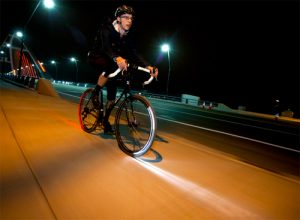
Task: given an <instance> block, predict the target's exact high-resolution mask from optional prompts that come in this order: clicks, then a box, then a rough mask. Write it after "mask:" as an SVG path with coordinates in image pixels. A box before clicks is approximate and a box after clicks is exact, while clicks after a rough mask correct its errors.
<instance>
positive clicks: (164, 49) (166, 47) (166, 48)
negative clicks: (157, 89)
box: [161, 44, 171, 95]
mask: <svg viewBox="0 0 300 220" xmlns="http://www.w3.org/2000/svg"><path fill="white" fill-rule="evenodd" d="M161 51H162V52H164V53H168V63H169V71H168V81H167V95H168V94H169V81H170V74H171V62H170V46H169V44H163V45H162V46H161Z"/></svg>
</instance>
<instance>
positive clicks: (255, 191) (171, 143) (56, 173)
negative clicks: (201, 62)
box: [0, 80, 300, 220]
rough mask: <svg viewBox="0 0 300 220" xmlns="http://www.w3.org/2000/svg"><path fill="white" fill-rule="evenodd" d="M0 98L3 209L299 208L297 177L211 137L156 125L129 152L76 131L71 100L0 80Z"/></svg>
mask: <svg viewBox="0 0 300 220" xmlns="http://www.w3.org/2000/svg"><path fill="white" fill-rule="evenodd" d="M0 108H1V111H0V125H1V138H0V159H1V160H0V175H1V179H0V181H1V184H0V187H1V191H0V202H1V203H0V205H1V206H0V219H14V218H19V219H151V220H152V219H299V218H300V206H299V204H300V187H299V178H298V177H296V176H293V175H292V176H287V175H281V174H278V173H274V172H271V171H268V170H266V169H262V168H260V167H257V166H254V165H251V164H249V163H246V162H243V161H242V160H240V158H238V157H233V156H232V154H227V153H224V152H222V151H219V150H217V149H214V148H211V147H210V144H209V143H208V142H205V141H204V142H198V141H197V142H195V141H192V140H189V139H186V138H184V137H182V136H177V135H176V134H173V133H171V132H166V131H163V130H160V131H159V133H158V138H157V141H156V142H155V144H154V146H153V151H151V152H149V154H147V155H145V157H143V158H139V159H133V158H131V157H128V156H126V155H125V154H124V153H122V151H120V150H119V149H118V147H117V144H116V141H115V140H114V138H113V137H111V136H104V135H103V134H102V133H101V131H99V133H96V134H87V133H85V132H83V131H81V130H80V127H79V125H78V121H77V106H76V104H74V103H70V102H68V101H65V100H62V99H58V98H53V97H48V96H43V95H39V94H36V93H35V92H33V91H29V90H25V89H22V88H18V87H14V86H11V85H8V84H6V83H5V82H3V81H1V80H0ZM207 135H210V134H207ZM214 144H215V145H219V147H222V146H223V145H224V146H225V145H226V143H225V142H224V143H222V142H219V141H218V142H215V143H214Z"/></svg>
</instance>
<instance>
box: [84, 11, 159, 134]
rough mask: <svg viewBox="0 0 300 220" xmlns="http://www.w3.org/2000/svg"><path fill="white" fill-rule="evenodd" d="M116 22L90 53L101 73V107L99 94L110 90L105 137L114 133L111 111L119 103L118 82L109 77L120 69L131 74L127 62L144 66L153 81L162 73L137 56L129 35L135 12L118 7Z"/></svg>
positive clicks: (102, 30)
mask: <svg viewBox="0 0 300 220" xmlns="http://www.w3.org/2000/svg"><path fill="white" fill-rule="evenodd" d="M114 15H115V20H114V21H113V22H108V23H104V24H102V26H101V28H100V30H99V31H98V32H97V35H96V38H95V44H94V46H93V48H92V50H91V51H90V52H89V54H88V57H89V58H90V60H89V61H90V63H91V64H92V65H94V66H95V67H96V68H97V70H98V71H99V73H100V76H99V78H98V82H97V85H96V87H95V89H94V94H93V95H94V97H95V98H94V102H95V103H96V104H97V103H99V91H100V90H101V89H102V88H103V87H104V85H105V86H106V88H107V103H106V113H105V116H104V119H103V126H104V133H113V129H112V127H111V125H110V123H109V121H108V118H109V113H108V112H109V109H110V107H111V106H112V104H113V103H114V101H115V99H116V93H117V86H116V80H115V79H110V80H108V75H109V74H110V73H112V72H114V71H115V70H116V69H117V68H120V69H121V70H127V61H129V62H133V63H135V64H137V65H140V66H144V67H146V68H147V69H149V70H150V74H151V75H152V76H153V77H157V75H158V69H157V68H154V67H152V66H150V65H149V64H148V63H147V62H146V61H145V60H144V59H143V58H142V57H141V56H140V55H139V54H138V52H137V50H136V49H135V47H134V41H133V39H132V35H131V33H130V32H129V30H130V28H131V26H132V23H133V20H134V11H133V8H132V7H130V6H127V5H122V6H120V7H118V8H117V9H116V11H115V14H114Z"/></svg>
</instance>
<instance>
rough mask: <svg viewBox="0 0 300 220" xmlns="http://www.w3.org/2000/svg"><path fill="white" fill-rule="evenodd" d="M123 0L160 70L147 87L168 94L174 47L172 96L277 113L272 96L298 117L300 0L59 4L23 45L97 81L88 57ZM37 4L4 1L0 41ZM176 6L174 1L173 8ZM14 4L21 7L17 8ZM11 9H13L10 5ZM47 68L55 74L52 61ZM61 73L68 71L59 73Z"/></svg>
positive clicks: (31, 28)
mask: <svg viewBox="0 0 300 220" xmlns="http://www.w3.org/2000/svg"><path fill="white" fill-rule="evenodd" d="M123 3H128V4H129V5H131V6H133V7H134V9H135V11H136V20H135V23H134V26H133V30H132V31H133V32H135V34H136V38H137V40H138V46H139V48H138V49H139V50H140V52H141V53H142V54H143V55H144V57H145V58H146V59H147V60H148V61H149V62H150V63H152V64H154V65H156V66H157V67H158V68H159V70H160V75H159V80H158V81H157V82H155V83H154V84H153V85H151V86H150V88H149V90H151V91H153V92H160V93H165V91H166V81H167V74H168V60H167V55H166V54H162V53H161V52H160V45H161V44H162V43H164V42H169V43H170V45H171V51H170V59H171V75H170V86H169V93H170V94H171V95H179V94H181V93H185V94H191V95H196V96H199V97H200V98H201V99H203V100H210V101H216V102H222V103H224V104H226V105H228V106H229V107H232V108H237V107H238V106H240V105H242V106H246V108H247V110H249V111H257V112H263V113H272V101H273V100H274V99H279V100H280V101H281V105H282V106H281V107H282V110H286V109H288V108H291V109H292V110H293V111H294V113H295V116H296V115H297V116H299V114H298V113H299V11H298V10H299V3H298V2H297V1H175V2H170V1H154V2H152V1H144V2H141V1H127V2H126V1H79V0H77V1H61V2H56V4H57V8H56V9H55V10H54V11H52V12H45V11H44V10H43V9H42V8H39V10H38V11H37V12H36V13H35V15H34V16H33V18H32V20H31V22H30V24H29V25H28V27H27V30H26V32H27V37H26V40H25V43H26V45H27V46H28V47H29V48H30V49H31V50H32V52H33V53H34V54H35V55H36V56H37V57H38V58H39V59H40V60H42V61H44V62H46V61H49V60H51V59H57V60H58V62H59V64H58V69H59V72H60V77H61V78H63V77H64V78H65V79H66V80H72V79H74V74H73V73H74V70H75V69H74V66H72V65H71V63H70V62H68V57H70V56H71V55H74V56H76V57H77V58H78V59H79V63H78V64H79V65H78V67H79V74H80V80H81V81H87V82H94V83H95V82H96V78H97V76H96V75H95V72H94V71H93V70H92V69H91V68H90V67H88V65H87V63H86V54H87V51H88V49H89V47H90V46H91V44H92V42H93V38H94V36H95V34H96V31H97V29H98V27H99V26H100V23H101V18H102V17H103V16H112V15H113V12H114V10H115V8H116V7H117V6H118V5H120V4H123ZM36 4H37V1H29V0H28V1H27V0H26V1H25V0H23V1H8V0H4V1H1V3H0V7H1V43H2V42H3V40H4V38H5V37H6V36H7V34H9V33H12V32H13V31H14V30H16V28H18V27H19V28H21V27H22V25H24V23H25V21H26V20H27V19H28V18H29V15H30V14H31V12H32V11H33V9H34V7H35V5H36ZM170 4H171V5H170ZM16 5H18V6H20V7H16ZM13 9H14V10H13ZM47 70H48V71H49V72H50V73H52V74H53V72H54V68H53V66H48V68H47ZM62 74H63V75H62Z"/></svg>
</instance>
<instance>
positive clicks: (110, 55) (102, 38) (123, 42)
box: [91, 21, 149, 67]
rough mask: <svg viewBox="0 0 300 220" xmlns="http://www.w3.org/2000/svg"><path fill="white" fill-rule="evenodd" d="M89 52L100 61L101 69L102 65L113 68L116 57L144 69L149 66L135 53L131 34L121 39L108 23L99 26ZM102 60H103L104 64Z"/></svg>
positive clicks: (110, 23)
mask: <svg viewBox="0 0 300 220" xmlns="http://www.w3.org/2000/svg"><path fill="white" fill-rule="evenodd" d="M91 51H92V53H93V54H94V55H95V56H98V58H100V59H102V61H101V62H99V64H100V65H102V67H103V65H104V66H106V67H112V65H113V66H115V64H114V58H116V57H118V56H121V57H123V58H124V59H126V60H128V62H129V63H130V62H132V63H134V64H137V65H139V66H143V67H146V66H148V65H149V64H148V63H147V61H145V60H144V59H143V58H142V56H141V55H140V54H139V53H138V52H137V50H136V48H135V42H134V40H133V36H132V33H131V32H129V33H128V34H127V35H125V36H123V37H122V38H121V37H120V33H118V32H117V31H116V30H115V29H114V27H113V25H112V22H109V21H108V22H105V23H103V24H102V25H101V28H100V29H99V30H98V32H97V35H96V37H95V42H94V45H93V48H92V50H91ZM103 59H105V63H104V62H103Z"/></svg>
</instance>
